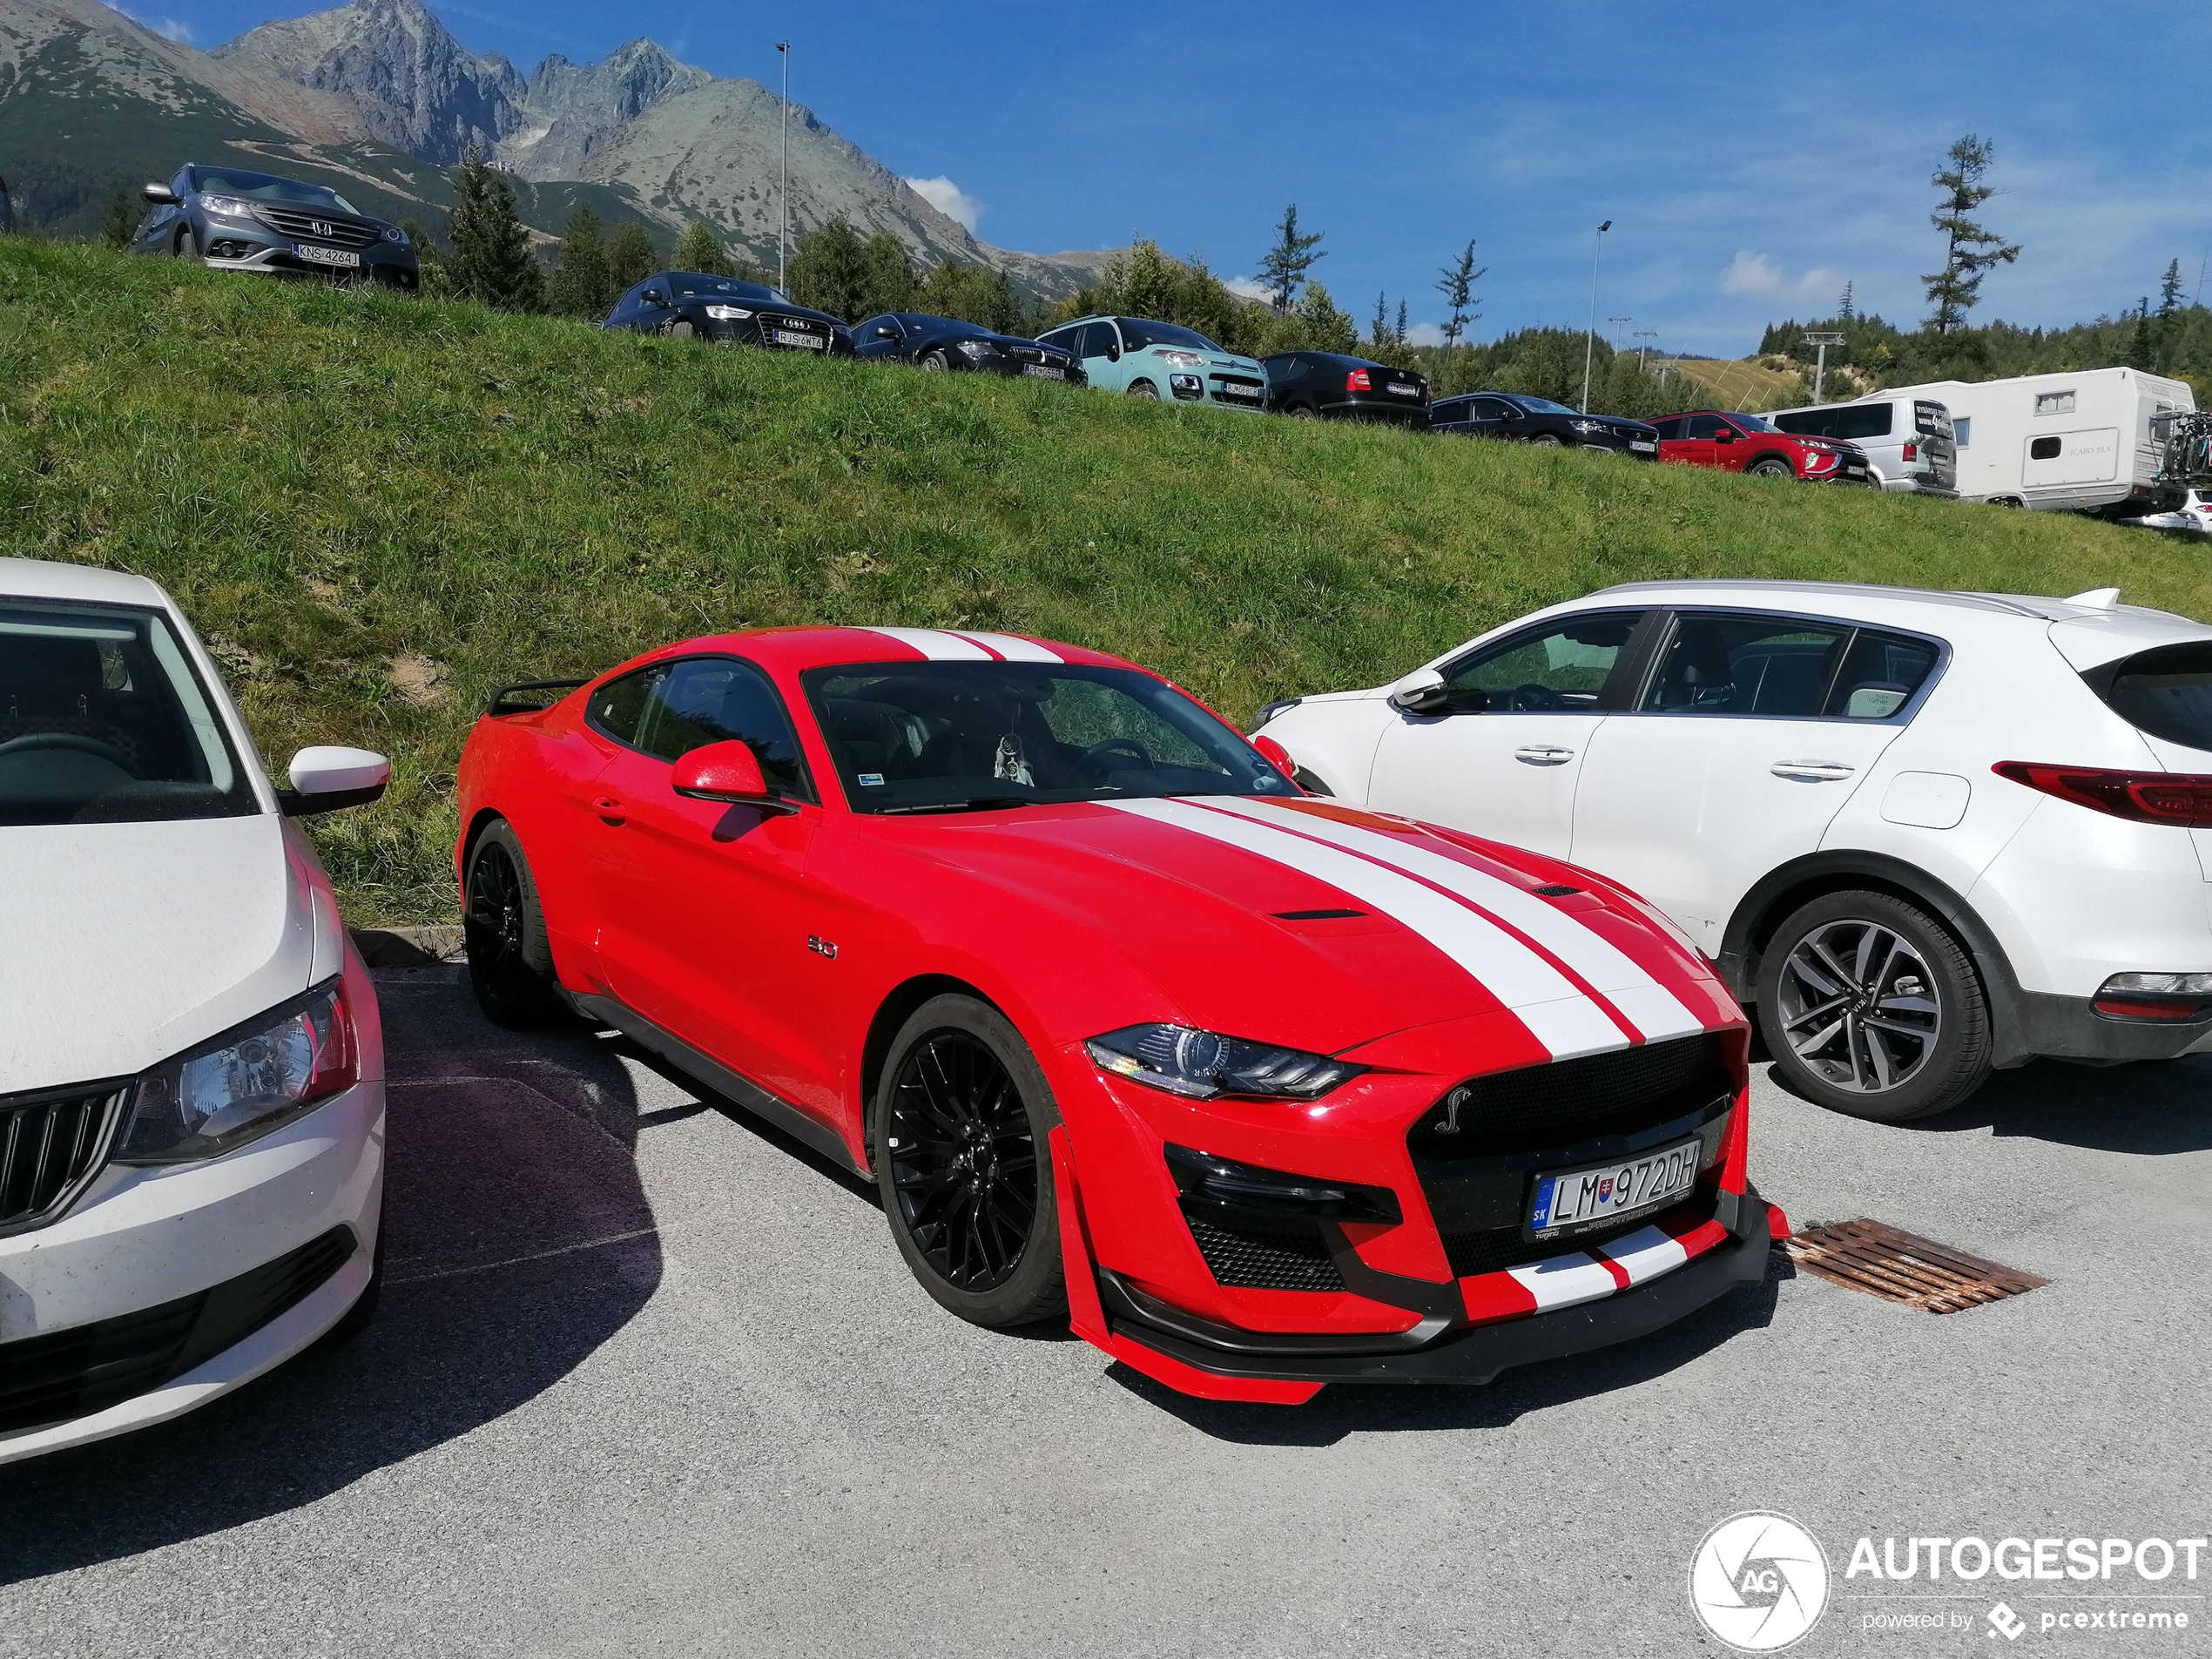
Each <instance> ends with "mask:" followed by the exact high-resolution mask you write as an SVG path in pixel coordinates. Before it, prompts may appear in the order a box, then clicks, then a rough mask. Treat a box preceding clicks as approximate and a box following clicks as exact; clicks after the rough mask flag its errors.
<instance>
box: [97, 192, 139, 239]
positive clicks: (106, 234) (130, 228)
mask: <svg viewBox="0 0 2212 1659" xmlns="http://www.w3.org/2000/svg"><path fill="white" fill-rule="evenodd" d="M140 217H141V215H140V214H139V212H138V209H137V208H136V207H134V206H132V203H131V198H130V196H129V194H128V193H127V192H124V191H120V190H118V191H116V192H113V193H112V194H111V195H110V196H109V197H108V199H107V217H106V218H105V219H102V220H101V221H100V240H102V241H103V242H105V243H106V244H107V245H108V246H110V247H128V246H131V239H132V237H133V236H135V235H137V234H138V220H139V219H140Z"/></svg>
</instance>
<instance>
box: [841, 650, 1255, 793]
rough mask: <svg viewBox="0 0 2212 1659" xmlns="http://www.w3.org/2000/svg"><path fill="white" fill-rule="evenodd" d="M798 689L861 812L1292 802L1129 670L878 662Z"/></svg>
mask: <svg viewBox="0 0 2212 1659" xmlns="http://www.w3.org/2000/svg"><path fill="white" fill-rule="evenodd" d="M799 678H800V682H801V684H803V685H805V686H806V697H807V700H808V702H809V703H810V704H812V705H813V710H814V718H816V719H817V720H818V721H819V722H820V724H821V728H822V734H823V736H824V737H825V738H826V739H827V740H828V743H829V751H830V754H831V756H832V757H833V759H835V761H836V763H837V772H838V776H839V778H840V780H841V781H842V782H843V783H844V785H845V799H846V800H847V801H848V802H850V803H851V804H852V807H853V811H854V812H857V813H898V812H927V811H932V810H946V809H948V808H955V807H960V806H968V805H970V804H988V805H990V806H1001V805H1019V804H1022V803H1023V802H1028V801H1033V800H1034V801H1068V800H1125V799H1134V798H1136V797H1139V796H1149V795H1289V794H1291V793H1292V792H1293V791H1292V789H1291V785H1290V782H1289V780H1288V779H1285V777H1284V776H1283V774H1282V773H1281V772H1278V771H1276V770H1275V768H1274V767H1273V766H1271V765H1269V764H1268V763H1267V761H1266V759H1264V758H1263V757H1262V756H1261V755H1260V753H1259V752H1258V750H1256V749H1254V748H1253V747H1252V746H1251V745H1250V744H1248V743H1246V742H1245V741H1244V739H1243V738H1240V737H1238V735H1237V734H1236V733H1235V732H1231V730H1230V729H1229V728H1228V727H1227V726H1225V725H1222V723H1221V722H1220V721H1219V720H1217V719H1216V718H1214V717H1213V716H1212V715H1211V714H1209V713H1208V712H1207V711H1205V710H1204V709H1203V708H1200V707H1199V706H1198V705H1197V704H1196V703H1193V702H1192V701H1191V700H1190V698H1187V697H1185V696H1184V695H1183V693H1182V692H1180V691H1177V690H1176V689H1175V688H1174V687H1172V686H1170V685H1163V683H1162V682H1160V681H1158V680H1156V679H1154V678H1152V677H1151V676H1150V675H1149V674H1140V673H1137V672H1136V671H1133V670H1130V669H1126V668H1084V667H1079V666H1077V665H1076V664H1072V663H1069V664H1039V663H896V664H886V663H873V664H855V665H853V666H852V667H847V668H816V669H810V670H808V671H806V673H805V674H802V675H801V676H800V677H799Z"/></svg>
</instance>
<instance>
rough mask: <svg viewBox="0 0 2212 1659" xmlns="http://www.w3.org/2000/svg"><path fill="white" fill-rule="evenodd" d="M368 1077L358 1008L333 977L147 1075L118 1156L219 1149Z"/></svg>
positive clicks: (201, 1153) (179, 1155) (173, 1158)
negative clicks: (358, 1034) (358, 1029)
mask: <svg viewBox="0 0 2212 1659" xmlns="http://www.w3.org/2000/svg"><path fill="white" fill-rule="evenodd" d="M360 1078H361V1049H360V1046H359V1044H358V1042H356V1041H355V1038H354V1016H353V1012H352V1010H351V1009H349V1008H347V1006H346V990H345V987H344V985H343V984H342V983H341V982H339V981H332V982H331V983H329V984H327V985H324V986H320V987H319V988H316V989H314V990H312V991H310V992H308V993H307V995H305V996H302V997H295V998H293V1000H292V1001H289V1002H287V1003H285V1004H283V1005H282V1006H281V1007H280V1008H273V1009H272V1010H270V1012H268V1013H267V1014H265V1015H261V1016H260V1018H259V1019H256V1020H253V1021H249V1022H247V1023H246V1025H244V1026H241V1027H239V1028H238V1029H236V1030H234V1031H230V1032H226V1034H225V1035H222V1036H219V1037H218V1038H216V1039H215V1040H214V1041H213V1042H209V1043H205V1044H203V1045H202V1046H200V1047H199V1048H197V1049H192V1050H191V1051H190V1052H188V1053H185V1054H182V1055H178V1056H177V1057H176V1058H175V1059H173V1060H170V1061H166V1062H164V1063H162V1064H161V1065H158V1066H156V1067H155V1068H154V1069H152V1071H149V1072H147V1073H146V1074H145V1076H142V1077H140V1078H139V1079H138V1089H137V1091H136V1093H135V1095H134V1096H133V1097H132V1104H131V1121H130V1123H129V1125H128V1126H127V1127H126V1128H125V1130H124V1131H123V1136H122V1139H121V1141H120V1143H118V1149H117V1151H116V1154H115V1161H116V1162H117V1163H184V1162H186V1161H188V1160H190V1159H193V1158H206V1157H214V1156H216V1155H217V1154H218V1153H220V1152H227V1151H229V1150H231V1149H232V1148H233V1147H235V1146H239V1145H241V1144H243V1143H245V1142H247V1141H250V1140H253V1138H254V1137H255V1136H260V1135H266V1134H267V1133H268V1132H269V1130H273V1129H274V1128H276V1127H277V1125H278V1124H280V1123H283V1122H284V1121H285V1120H286V1119H287V1118H288V1117H292V1116H297V1115H298V1114H299V1113H300V1112H302V1111H304V1110H306V1109H307V1108H308V1107H309V1106H311V1105H313V1104H314V1103H315V1102H316V1101H319V1100H321V1099H323V1098H325V1097H326V1096H330V1095H334V1094H336V1093H337V1092H338V1091H339V1090H340V1089H347V1088H350V1087H351V1086H352V1085H353V1084H354V1083H355V1082H359V1081H360Z"/></svg>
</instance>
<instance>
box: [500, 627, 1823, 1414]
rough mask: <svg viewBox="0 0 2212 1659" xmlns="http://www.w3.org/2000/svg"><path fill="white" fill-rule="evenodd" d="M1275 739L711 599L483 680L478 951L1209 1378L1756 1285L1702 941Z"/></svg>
mask: <svg viewBox="0 0 2212 1659" xmlns="http://www.w3.org/2000/svg"><path fill="white" fill-rule="evenodd" d="M534 705H543V706H534ZM1281 759H1282V758H1281V757H1279V756H1275V757H1271V756H1270V755H1268V754H1264V753H1263V752H1261V751H1260V750H1259V749H1256V748H1254V747H1253V746H1252V745H1250V744H1248V743H1246V742H1245V740H1244V738H1241V737H1239V736H1238V734H1237V733H1236V732H1234V731H1232V730H1231V729H1230V728H1229V727H1228V726H1226V725H1224V724H1223V723H1222V722H1221V721H1220V720H1219V719H1218V718H1217V717H1216V716H1214V715H1213V714H1212V713H1211V711H1208V710H1207V709H1206V708H1204V706H1203V705H1200V704H1198V703H1197V702H1196V701H1194V700H1193V699H1192V698H1190V697H1188V696H1186V695H1185V694H1184V693H1183V692H1181V691H1177V689H1176V688H1175V687H1174V686H1172V685H1169V684H1168V683H1167V682H1166V681H1164V680H1163V679H1161V678H1158V677H1157V676H1156V675H1153V674H1150V673H1148V672H1146V671H1144V670H1143V669H1141V668H1138V667H1136V666H1135V665H1134V664H1130V663H1126V662H1123V661H1122V660H1121V659H1120V658H1114V657H1109V656H1105V655H1103V654H1101V653H1099V652H1096V651H1082V650H1078V649H1076V648H1075V647H1073V646H1069V645H1055V644H1043V643H1041V642H1038V641H1035V640H1031V639H1022V638H1016V637H1013V636H1011V635H1004V634H988V633H953V632H941V631H932V630H921V629H903V628H883V629H865V628H811V629H781V630H772V631H763V632H756V633H745V634H729V635H722V636H718V637H710V638H703V639H692V640H687V641H685V642H684V643H683V644H677V645H671V646H668V647H666V648H665V649H664V650H660V651H653V652H651V653H649V654H648V655H646V656H644V657H641V658H637V660H635V661H633V662H631V663H628V664H624V665H623V666H622V667H621V668H618V669H617V670H615V671H613V672H611V673H610V674H606V675H604V676H602V677H601V678H597V679H596V680H592V681H589V682H584V683H580V684H579V683H577V682H556V683H550V684H538V685H532V686H528V687H510V688H509V689H508V690H507V691H504V692H502V693H501V694H500V696H499V697H497V698H495V699H494V701H493V704H492V706H491V709H490V711H489V713H488V714H487V716H486V717H485V718H482V720H480V721H479V722H478V723H477V725H476V727H475V732H473V734H472V735H471V736H470V738H469V746H468V751H467V753H466V754H465V756H464V757H463V759H462V765H461V808H462V826H463V827H462V837H461V840H460V844H459V846H458V848H457V849H456V853H457V860H458V870H459V873H460V875H461V879H462V888H463V892H464V894H465V895H466V922H467V926H466V934H467V940H468V951H469V968H470V973H471V975H472V978H473V981H474V983H475V988H476V992H477V995H478V996H479V997H480V998H481V999H482V1003H483V1006H484V1008H486V1010H487V1011H488V1012H489V1014H490V1015H491V1016H492V1017H493V1018H494V1019H496V1020H500V1021H502V1022H510V1023H523V1022H529V1021H531V1020H534V1019H536V1018H539V1017H542V1016H543V1015H547V1014H549V1013H550V1012H552V1011H553V1010H554V1009H555V1008H556V1007H557V1006H559V1005H561V1004H565V1005H566V1006H567V1007H569V1008H572V1009H574V1010H576V1011H578V1012H581V1013H582V1014H583V1015H586V1016H588V1017H590V1018H591V1019H593V1020H596V1021H598V1022H602V1023H604V1024H605V1025H609V1026H612V1027H614V1028H617V1029H619V1030H621V1031H623V1032H624V1033H626V1034H628V1035H630V1036H631V1038H633V1039H634V1040H635V1041H637V1042H639V1043H641V1044H643V1045H644V1046H645V1047H646V1048H648V1049H652V1050H654V1051H656V1052H658V1054H660V1055H663V1056H664V1057H665V1058H667V1059H668V1060H670V1061H671V1062H673V1063H675V1064H676V1065H677V1066H678V1067H680V1068H682V1069H685V1071H687V1072H689V1073H690V1074H691V1075H692V1076H697V1077H698V1078H700V1079H701V1080H703V1081H704V1082H707V1083H708V1084H711V1086H713V1087H714V1088H716V1089H719V1090H721V1091H722V1092H723V1093H725V1094H726V1095H728V1096H731V1097H732V1098H733V1099H735V1100H737V1101H738V1102H739V1103H742V1104H744V1105H745V1106H747V1107H749V1108H751V1109H753V1110H754V1111H756V1112H758V1113H759V1114H760V1115H762V1116H765V1117H768V1118H770V1119H772V1120H773V1121H774V1122H776V1123H779V1124H781V1125H782V1126H783V1127H785V1128H786V1130H789V1131H791V1132H792V1134H794V1135H796V1136H799V1137H800V1138H801V1139H803V1140H805V1141H806V1142H808V1143H811V1144H813V1146H815V1147H817V1148H819V1150H822V1151H823V1152H825V1153H826V1154H827V1155H828V1156H830V1157H833V1158H835V1159H836V1160H838V1161H839V1162H840V1163H845V1164H848V1165H850V1166H851V1167H852V1168H853V1169H854V1170H858V1171H860V1172H861V1173H863V1174H866V1175H869V1176H871V1177H873V1179H874V1180H875V1182H876V1183H877V1184H878V1186H879V1187H880V1190H881V1192H882V1195H883V1201H884V1208H885V1210H886V1211H887V1214H888V1216H889V1217H890V1221H891V1229H892V1234H893V1237H894V1239H895V1240H896V1241H897V1244H898V1247H899V1249H900V1252H901V1253H902V1254H903V1255H904V1256H905V1258H906V1259H907V1263H908V1264H910V1265H911V1266H912V1268H913V1270H914V1273H915V1275H916V1277H917V1278H920V1280H921V1283H922V1285H923V1286H924V1287H925V1288H926V1289H927V1291H929V1293H930V1294H931V1295H932V1296H933V1297H934V1298H936V1299H937V1300H938V1301H939V1302H940V1303H941V1304H942V1305H944V1306H946V1307H947V1308H949V1309H950V1310H952V1311H953V1312H955V1313H958V1314H960V1315H961V1316H962V1317H963V1318H968V1319H972V1320H974V1321H976V1322H978V1323H980V1324H984V1325H1015V1324H1020V1323H1024V1322H1028V1321H1033V1320H1038V1319H1042V1318H1053V1317H1059V1316H1061V1315H1062V1312H1063V1311H1064V1312H1065V1314H1066V1315H1067V1316H1068V1317H1069V1318H1070V1319H1071V1322H1072V1324H1073V1325H1074V1327H1075V1329H1076V1332H1079V1333H1080V1334H1081V1335H1082V1336H1084V1337H1086V1338H1088V1339H1089V1340H1090V1341H1092V1342H1093V1343H1096V1345H1098V1346H1099V1347H1101V1348H1103V1349H1104V1350H1105V1351H1106V1352H1108V1353H1110V1354H1112V1355H1114V1356H1116V1358H1118V1359H1123V1360H1124V1361H1126V1362H1127V1363H1128V1364H1130V1366H1134V1367H1135V1368H1136V1369H1137V1370H1139V1371H1142V1372H1146V1373H1148V1374H1149V1375H1150V1376H1152V1377H1155V1378H1157V1379H1159V1380H1161V1381H1163V1382H1164V1383H1166V1384H1168V1385H1170V1386H1172V1387H1175V1388H1178V1389H1182V1390H1184V1391H1186V1392H1188V1393H1194V1394H1203V1395H1208V1396H1211V1397H1215V1398H1222V1399H1251V1400H1271V1401H1279V1402H1286V1403H1287V1402H1297V1401H1300V1400H1304V1399H1308V1398H1310V1397H1311V1396H1312V1394H1313V1393H1315V1392H1316V1391H1317V1390H1318V1388H1319V1387H1320V1386H1322V1385H1323V1384H1325V1383H1329V1382H1337V1381H1345V1382H1352V1381H1374V1382H1482V1381H1487V1380H1488V1379H1490V1378H1491V1377H1493V1376H1494V1375H1496V1373H1497V1372H1499V1371H1500V1370H1501V1368H1503V1367H1505V1366H1511V1365H1518V1364H1521V1363H1525V1362H1527V1361H1530V1360H1534V1359H1544V1358H1547V1357H1550V1356H1554V1355H1560V1354H1566V1353H1572V1352H1579V1351H1581V1350H1584V1349H1588V1348H1594V1347H1597V1346H1600V1345H1604V1344H1607V1343H1611V1342H1616V1341H1620V1340H1622V1339H1625V1338H1629V1337H1633V1336H1635V1335H1638V1334H1641V1333H1642V1332H1648V1331H1650V1330H1652V1329H1654V1328H1656V1327H1657V1326H1659V1325H1664V1324H1666V1323H1668V1322H1669V1321H1670V1320H1672V1319H1675V1318H1679V1317H1681V1316H1682V1315H1683V1314H1685V1313H1688V1312H1690V1311H1691V1310H1693V1309H1695V1308H1696V1307H1699V1306H1701V1305H1703V1304H1704V1303H1706V1302H1708V1301H1710V1300H1711V1299H1712V1298H1715V1297H1716V1296H1718V1295H1720V1294H1721V1293H1722V1292H1723V1291H1726V1290H1728V1289H1730V1287H1731V1286H1734V1285H1741V1284H1749V1283H1753V1282H1756V1281H1757V1280H1759V1279H1760V1278H1763V1276H1764V1271H1765V1264H1766V1256H1767V1251H1768V1245H1769V1239H1770V1236H1779V1235H1780V1233H1781V1232H1782V1231H1786V1229H1784V1226H1783V1224H1782V1223H1781V1219H1780V1212H1779V1211H1773V1210H1770V1208H1769V1206H1768V1205H1767V1204H1764V1202H1763V1201H1761V1200H1760V1199H1759V1198H1758V1197H1757V1194H1756V1193H1755V1192H1754V1190H1752V1188H1751V1187H1750V1184H1749V1183H1748V1181H1747V1180H1746V1178H1745V1170H1744V1147H1745V1134H1746V1121H1745V1120H1746V1113H1747V1097H1746V1093H1745V1060H1746V1047H1747V1037H1746V1032H1745V1028H1744V1025H1743V1018H1742V1016H1741V1015H1740V1014H1739V1013H1738V1011H1737V1007H1736V1004H1735V1003H1734V1001H1731V1000H1730V996H1729V995H1728V993H1727V991H1725V990H1724V989H1723V988H1722V986H1721V984H1720V982H1719V981H1718V980H1716V978H1715V977H1714V976H1713V975H1712V974H1711V973H1710V971H1709V970H1708V969H1707V968H1706V966H1705V964H1704V963H1703V961H1702V960H1701V959H1700V958H1699V957H1698V955H1697V954H1696V952H1695V951H1694V950H1693V949H1692V948H1690V947H1689V945H1688V944H1687V943H1685V942H1684V941H1683V940H1682V939H1681V937H1680V936H1679V935H1678V934H1676V933H1675V932H1674V931H1673V929H1672V928H1671V927H1670V926H1669V924H1668V923H1666V922H1665V921H1662V919H1660V917H1659V916H1658V915H1657V914H1656V912H1654V911H1652V910H1651V909H1650V908H1649V907H1647V906H1645V905H1644V904H1643V903H1642V901H1640V900H1637V899H1635V897H1633V896H1632V895H1630V894H1628V893H1626V892H1624V891H1622V889H1620V888H1618V887H1614V886H1612V885H1610V884H1608V883H1607V882H1606V881H1604V880H1601V879H1600V878H1598V877H1596V876H1593V875H1590V874H1588V873H1586V872H1584V871H1581V870H1577V869H1575V868H1574V867H1570V866H1568V865H1563V864H1559V863H1555V862H1553V861H1551V860H1545V859H1541V858H1539V857H1536V856H1535V855H1534V854H1531V853H1522V852H1518V851H1515V850H1513V849H1510V848H1507V847H1502V846H1494V845H1491V844H1489V843H1487V842H1484V841H1480V840H1474V839H1472V838H1470V837H1467V836H1464V835H1460V834H1456V833H1452V832H1450V831H1446V830H1439V829H1431V828H1427V827H1425V826H1420V825H1416V824H1413V823H1412V822H1410V821H1408V820H1406V819H1395V818H1386V817H1380V816H1377V815H1375V814H1372V813H1360V812H1354V811H1351V810H1348V809H1345V808H1343V807H1340V806H1335V805H1333V804H1332V803H1330V802H1328V801H1325V800H1322V799H1313V798H1310V797H1307V796H1305V795H1304V794H1303V793H1302V792H1300V791H1299V790H1298V786H1296V785H1295V784H1293V783H1292V782H1291V781H1290V779H1288V778H1287V777H1286V776H1285V772H1283V771H1282V770H1280V769H1279V767H1278V761H1279V760H1281Z"/></svg>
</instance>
